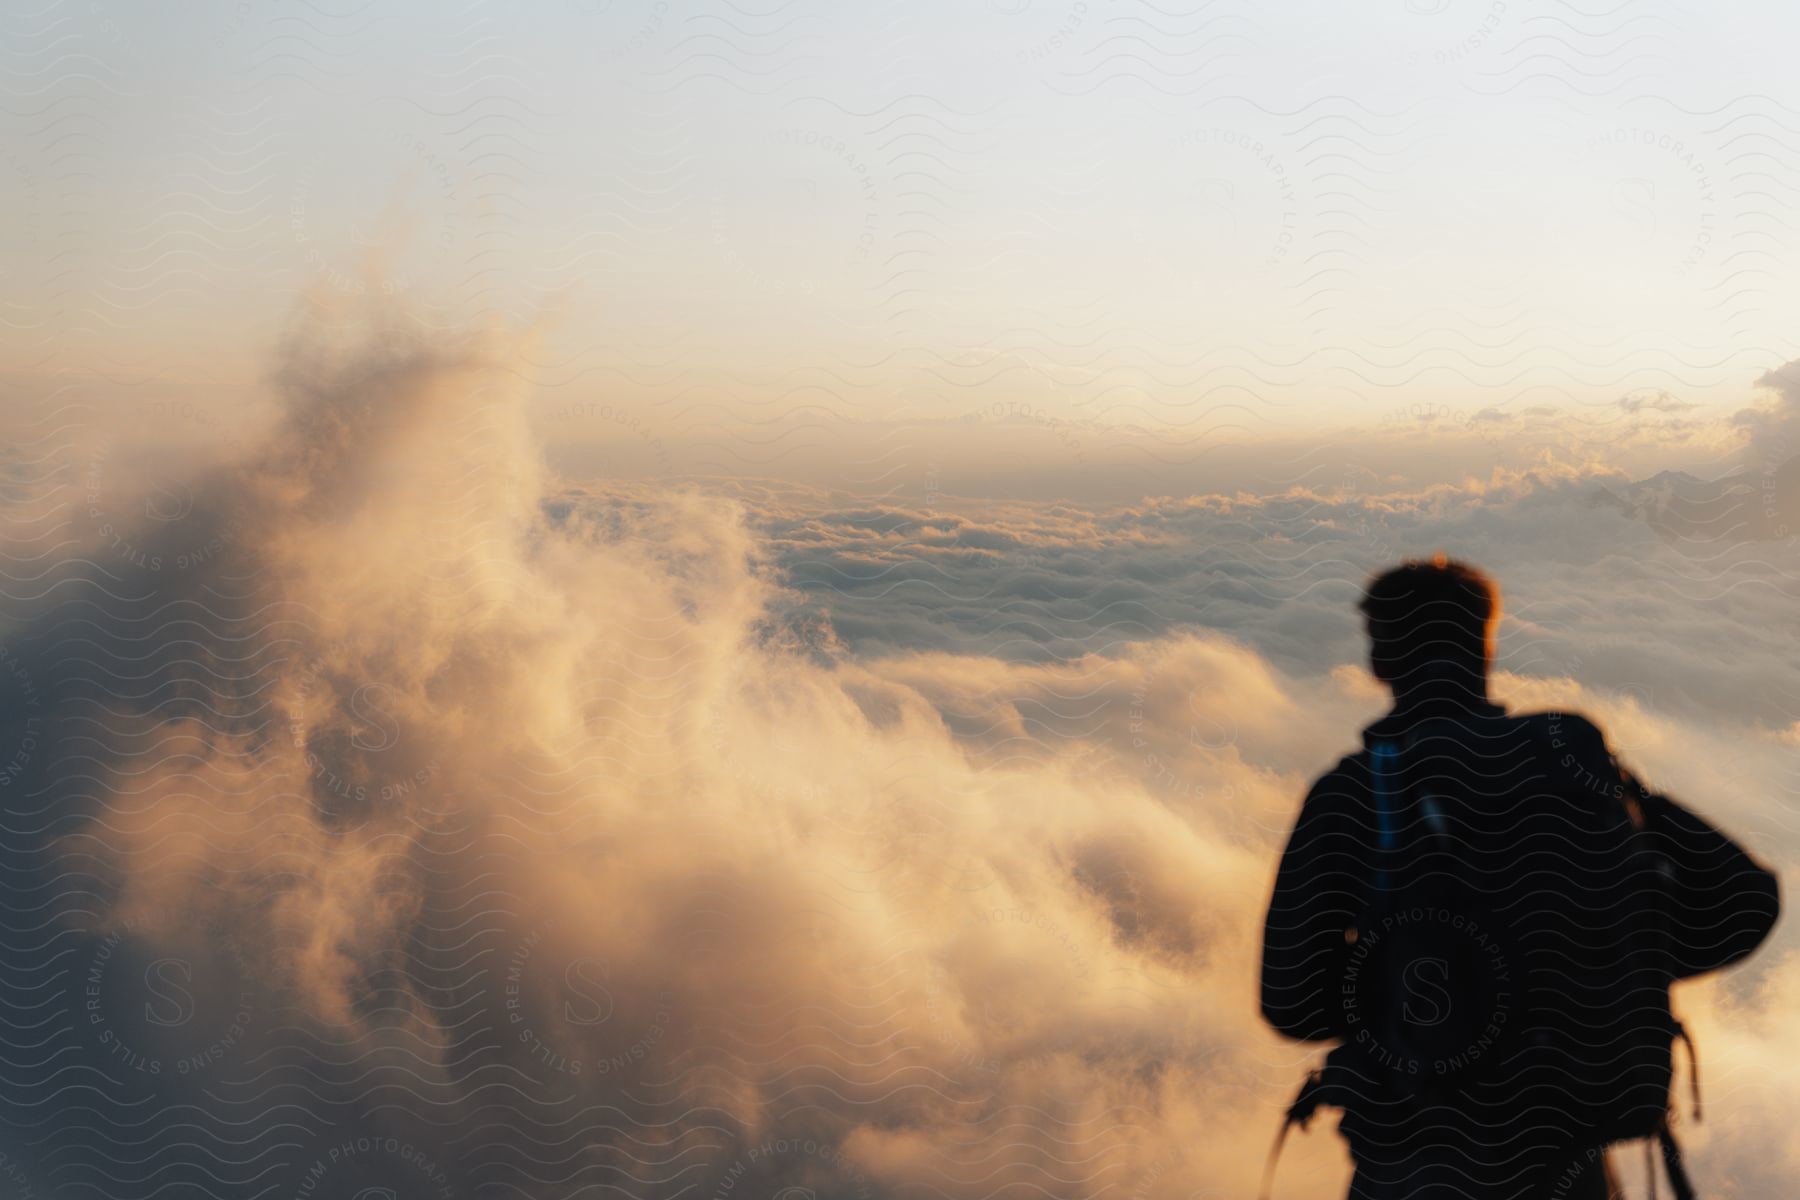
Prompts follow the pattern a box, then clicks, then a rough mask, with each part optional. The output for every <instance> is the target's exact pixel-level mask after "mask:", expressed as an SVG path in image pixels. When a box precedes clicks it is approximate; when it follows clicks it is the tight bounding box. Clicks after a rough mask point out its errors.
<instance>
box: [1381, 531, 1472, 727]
mask: <svg viewBox="0 0 1800 1200" xmlns="http://www.w3.org/2000/svg"><path fill="white" fill-rule="evenodd" d="M1357 608H1358V609H1360V610H1361V612H1362V614H1363V618H1364V621H1365V622H1366V625H1367V628H1368V632H1369V667H1370V669H1371V670H1372V671H1374V673H1375V677H1376V678H1377V679H1379V680H1381V681H1382V682H1383V683H1385V684H1387V685H1388V687H1389V688H1391V689H1393V692H1394V694H1395V695H1396V696H1399V695H1405V694H1408V693H1413V692H1417V691H1420V690H1428V689H1434V688H1441V687H1445V686H1454V687H1456V688H1458V689H1466V690H1471V691H1473V692H1475V693H1476V694H1478V695H1486V693H1487V672H1488V666H1489V664H1490V663H1491V662H1492V661H1493V657H1494V630H1495V628H1496V627H1497V626H1498V625H1499V623H1500V589H1499V587H1498V586H1496V585H1495V583H1494V581H1493V580H1491V579H1489V578H1488V577H1487V576H1486V575H1485V574H1483V573H1482V572H1481V571H1480V570H1478V569H1477V568H1475V567H1472V566H1470V565H1469V564H1468V563H1463V562H1458V561H1456V560H1455V559H1453V558H1446V557H1445V556H1444V555H1443V554H1441V553H1440V554H1435V555H1433V556H1432V557H1430V558H1428V559H1408V560H1407V561H1406V562H1403V563H1401V564H1400V565H1399V566H1397V567H1391V568H1389V569H1388V570H1386V571H1383V572H1382V573H1381V574H1379V575H1377V576H1375V578H1373V579H1371V580H1370V581H1369V586H1368V587H1367V589H1365V590H1364V592H1363V598H1362V602H1361V603H1360V604H1358V605H1357Z"/></svg>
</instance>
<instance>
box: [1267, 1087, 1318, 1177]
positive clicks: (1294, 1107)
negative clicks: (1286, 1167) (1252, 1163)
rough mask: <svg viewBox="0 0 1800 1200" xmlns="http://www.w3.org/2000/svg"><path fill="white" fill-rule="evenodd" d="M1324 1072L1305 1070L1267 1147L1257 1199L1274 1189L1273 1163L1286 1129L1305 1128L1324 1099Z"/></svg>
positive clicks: (1278, 1154) (1284, 1141)
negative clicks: (1266, 1158) (1272, 1143)
mask: <svg viewBox="0 0 1800 1200" xmlns="http://www.w3.org/2000/svg"><path fill="white" fill-rule="evenodd" d="M1324 1089H1325V1074H1324V1072H1323V1071H1320V1070H1313V1071H1309V1072H1307V1075H1306V1082H1304V1083H1302V1084H1301V1085H1300V1092H1299V1094H1298V1095H1296V1096H1295V1097H1294V1102H1293V1103H1292V1104H1290V1105H1288V1110H1287V1117H1286V1119H1284V1120H1283V1121H1282V1122H1281V1128H1280V1129H1279V1130H1277V1131H1276V1133H1275V1144H1274V1145H1273V1146H1271V1147H1269V1161H1268V1164H1267V1165H1266V1166H1264V1167H1263V1179H1262V1190H1261V1191H1259V1192H1258V1193H1257V1200H1269V1197H1270V1196H1271V1195H1272V1194H1273V1192H1274V1190H1275V1164H1276V1163H1277V1162H1279V1161H1280V1159H1281V1147H1282V1145H1283V1144H1284V1143H1286V1141H1287V1135H1288V1130H1290V1129H1292V1128H1293V1127H1294V1126H1296V1125H1298V1126H1299V1127H1300V1128H1302V1129H1305V1128H1306V1127H1307V1126H1308V1125H1309V1124H1311V1123H1312V1119H1313V1114H1314V1113H1316V1112H1318V1111H1319V1105H1320V1103H1321V1102H1322V1101H1323V1100H1324V1098H1325V1097H1324V1095H1323V1094H1322V1093H1323V1092H1324Z"/></svg>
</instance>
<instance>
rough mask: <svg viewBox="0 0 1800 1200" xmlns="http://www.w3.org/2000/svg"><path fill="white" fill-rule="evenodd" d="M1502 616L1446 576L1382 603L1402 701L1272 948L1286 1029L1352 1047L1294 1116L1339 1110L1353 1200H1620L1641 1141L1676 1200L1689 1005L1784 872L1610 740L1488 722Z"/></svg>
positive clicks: (1321, 785) (1472, 585)
mask: <svg viewBox="0 0 1800 1200" xmlns="http://www.w3.org/2000/svg"><path fill="white" fill-rule="evenodd" d="M1499 607H1500V606H1499V593H1498V590H1497V589H1496V588H1495V587H1494V585H1493V584H1492V583H1491V582H1490V581H1489V580H1488V579H1487V577H1486V576H1484V575H1483V574H1482V573H1481V572H1479V571H1477V570H1475V569H1474V568H1472V567H1469V566H1467V565H1465V564H1462V563H1458V562H1454V561H1449V560H1446V559H1445V558H1443V556H1441V555H1440V556H1438V557H1437V558H1435V559H1433V560H1431V561H1428V562H1408V563H1405V564H1403V565H1402V566H1399V567H1396V568H1394V569H1393V570H1390V571H1388V572H1386V573H1385V574H1382V575H1380V576H1378V577H1376V578H1375V579H1374V580H1373V581H1371V582H1370V584H1369V585H1368V590H1367V593H1366V595H1365V596H1364V598H1363V601H1362V604H1361V609H1362V613H1363V615H1364V617H1365V618H1366V620H1367V628H1368V632H1369V638H1370V643H1371V649H1370V662H1371V665H1372V667H1373V670H1374V673H1375V675H1376V677H1377V678H1379V679H1381V680H1382V681H1383V682H1384V683H1386V684H1387V685H1388V687H1389V688H1390V690H1391V691H1392V692H1393V696H1394V706H1393V709H1392V711H1390V712H1389V713H1388V714H1387V715H1386V716H1384V717H1382V718H1381V719H1380V720H1378V721H1376V722H1375V723H1374V724H1372V725H1370V726H1369V727H1368V728H1367V729H1366V730H1364V731H1363V749H1362V750H1361V751H1360V752H1358V753H1356V754H1354V755H1351V756H1350V757H1348V758H1345V759H1343V760H1342V761H1341V762H1339V763H1338V765H1337V767H1336V768H1335V769H1333V770H1332V771H1330V772H1329V773H1327V774H1326V775H1325V776H1324V777H1323V778H1321V779H1320V780H1319V781H1318V782H1317V783H1316V784H1314V785H1313V788H1312V790H1311V792H1310V793H1309V794H1308V795H1307V798H1306V802H1305V805H1304V806H1303V808H1302V809H1301V812H1300V817H1299V820H1298V822H1297V823H1296V825H1295V827H1294V831H1293V835H1292V837H1291V838H1290V840H1289V842H1288V845H1287V849H1286V851H1285V853H1284V854H1283V856H1282V860H1281V866H1280V870H1279V872H1278V874H1277V878H1276V883H1275V894H1274V898H1273V899H1272V900H1271V901H1270V904H1269V914H1268V920H1267V924H1266V927H1265V929H1264V935H1263V964H1262V1011H1263V1015H1264V1017H1265V1018H1266V1019H1267V1020H1268V1021H1269V1023H1270V1024H1271V1025H1273V1026H1274V1027H1275V1028H1276V1029H1277V1030H1278V1031H1280V1032H1281V1033H1283V1034H1285V1035H1286V1036H1288V1037H1291V1038H1298V1039H1303V1040H1306V1041H1338V1042H1339V1043H1340V1044H1339V1045H1338V1046H1337V1047H1336V1048H1335V1049H1333V1050H1332V1052H1331V1053H1330V1055H1329V1056H1328V1057H1327V1059H1326V1064H1325V1066H1324V1068H1323V1069H1322V1070H1321V1071H1319V1072H1316V1073H1315V1074H1314V1075H1313V1076H1312V1078H1311V1079H1310V1080H1309V1081H1308V1084H1307V1087H1306V1088H1305V1089H1303V1090H1302V1093H1301V1096H1300V1098H1299V1100H1297V1101H1296V1106H1295V1111H1294V1112H1293V1114H1292V1116H1293V1118H1294V1119H1297V1120H1300V1121H1304V1120H1305V1119H1307V1118H1309V1117H1310V1115H1311V1111H1312V1109H1313V1108H1315V1107H1317V1106H1319V1105H1321V1104H1323V1105H1329V1106H1333V1107H1337V1108H1341V1109H1342V1110H1343V1118H1342V1120H1341V1121H1340V1123H1339V1126H1338V1128H1339V1131H1340V1132H1341V1133H1342V1134H1343V1135H1344V1136H1345V1138H1346V1139H1347V1141H1348V1142H1349V1144H1350V1151H1351V1155H1352V1157H1353V1159H1354V1160H1355V1163H1356V1173H1355V1178H1354V1180H1353V1182H1352V1184H1351V1188H1350V1196H1351V1198H1352V1200H1386V1198H1390V1197H1406V1198H1408V1200H1414V1198H1425V1197H1433V1198H1442V1200H1490V1198H1492V1200H1499V1198H1502V1197H1507V1198H1514V1200H1527V1198H1529V1200H1537V1198H1539V1197H1557V1198H1559V1200H1599V1198H1603V1197H1606V1196H1607V1195H1608V1194H1609V1191H1610V1190H1616V1185H1615V1184H1613V1183H1612V1182H1611V1180H1610V1171H1609V1168H1608V1167H1607V1165H1606V1147H1607V1146H1608V1145H1611V1144H1613V1143H1616V1142H1621V1141H1625V1140H1629V1139H1634V1138H1654V1139H1656V1142H1655V1143H1654V1144H1656V1145H1659V1146H1660V1147H1661V1149H1662V1151H1663V1155H1664V1158H1665V1160H1666V1162H1667V1173H1668V1175H1669V1177H1670V1179H1671V1180H1672V1181H1673V1182H1674V1183H1675V1190H1676V1194H1677V1196H1680V1195H1682V1194H1683V1188H1684V1187H1685V1182H1686V1181H1685V1176H1684V1172H1683V1170H1682V1167H1681V1164H1680V1161H1679V1151H1678V1149H1677V1148H1676V1146H1675V1143H1674V1140H1673V1137H1672V1135H1671V1134H1670V1133H1669V1129H1668V1126H1667V1123H1666V1122H1667V1118H1668V1116H1669V1111H1670V1093H1671V1089H1670V1083H1671V1076H1672V1058H1673V1054H1672V1045H1673V1043H1674V1042H1676V1041H1677V1040H1685V1038H1686V1035H1685V1033H1684V1031H1682V1030H1681V1028H1680V1025H1679V1023H1678V1022H1677V1021H1675V1020H1674V1018H1673V1016H1672V1015H1671V1013H1670V1009H1669V984H1670V983H1671V982H1672V981H1674V980H1676V979H1682V978H1686V977H1689V976H1693V975H1698V974H1700V973H1702V972H1706V971H1713V970H1717V969H1718V968H1720V967H1723V966H1726V965H1727V964H1730V963H1733V962H1736V961H1738V960H1739V959H1741V958H1743V957H1744V956H1745V955H1747V954H1749V953H1750V952H1751V951H1752V950H1754V949H1755V948H1756V946H1757V945H1758V944H1759V943H1760V942H1761V941H1762V940H1763V938H1764V937H1765V936H1766V935H1767V934H1768V932H1769V929H1770V927H1771V926H1772V925H1773V924H1774V921H1775V917H1776V914H1777V912H1778V911H1779V907H1780V900H1779V894H1778V890H1777V886H1776V881H1775V877H1774V876H1773V875H1772V874H1771V873H1770V872H1769V871H1768V870H1766V869H1765V868H1764V867H1762V866H1761V865H1760V864H1758V863H1757V862H1756V861H1755V860H1753V859H1752V858H1751V857H1750V856H1749V855H1748V854H1746V853H1745V852H1744V851H1743V850H1742V849H1741V848H1739V847H1738V846H1737V845H1736V844H1735V843H1734V842H1732V841H1731V839H1730V838H1728V837H1726V836H1725V835H1724V834H1722V833H1720V832H1719V831H1718V830H1716V829H1714V828H1713V827H1712V826H1711V825H1709V824H1707V823H1706V822H1705V821H1703V820H1701V819H1700V818H1699V817H1697V816H1695V815H1694V814H1692V813H1691V812H1689V811H1688V810H1687V809H1685V808H1683V807H1682V806H1681V805H1679V804H1677V803H1675V802H1674V801H1673V800H1670V799H1668V798H1667V797H1665V796H1661V795H1658V794H1656V793H1655V792H1652V791H1649V790H1648V789H1646V788H1644V787H1643V786H1642V785H1641V784H1639V783H1638V781H1637V780H1636V779H1635V778H1634V777H1633V776H1632V775H1631V774H1630V773H1629V772H1627V771H1626V770H1625V769H1624V768H1622V767H1621V766H1620V765H1619V764H1618V762H1617V761H1616V760H1615V759H1614V758H1613V756H1612V754H1611V752H1610V751H1609V750H1608V748H1607V745H1606V741H1605V739H1604V737H1603V736H1602V734H1601V733H1600V731H1599V730H1598V729H1597V728H1595V727H1594V725H1593V724H1592V723H1591V722H1589V721H1587V720H1586V719H1584V718H1582V717H1580V716H1577V715H1575V714H1573V713H1533V714H1529V715H1522V716H1515V715H1512V714H1509V713H1508V712H1507V711H1506V710H1505V709H1504V708H1502V707H1500V706H1498V705H1496V704H1494V703H1492V702H1491V701H1490V700H1489V699H1488V691H1487V682H1488V670H1489V666H1490V664H1491V662H1492V660H1493V653H1494V630H1495V628H1496V626H1497V624H1498V621H1499ZM1688 1046H1689V1049H1690V1050H1691V1048H1692V1044H1691V1042H1690V1043H1688ZM1698 1097H1699V1092H1698V1081H1697V1080H1695V1086H1694V1102H1695V1104H1696V1105H1697V1104H1698Z"/></svg>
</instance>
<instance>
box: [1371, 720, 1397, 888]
mask: <svg viewBox="0 0 1800 1200" xmlns="http://www.w3.org/2000/svg"><path fill="white" fill-rule="evenodd" d="M1369 757H1370V761H1371V763H1372V765H1373V767H1374V773H1375V833H1376V839H1377V842H1376V844H1377V845H1378V846H1379V847H1380V849H1381V859H1380V863H1381V865H1380V867H1379V868H1377V870H1376V872H1375V886H1376V887H1377V888H1378V889H1382V890H1386V888H1387V885H1388V872H1387V856H1388V854H1389V853H1390V852H1392V851H1393V850H1394V848H1395V847H1397V846H1398V845H1399V844H1400V814H1399V813H1398V812H1397V811H1396V808H1397V806H1396V805H1395V803H1394V772H1395V769H1396V767H1397V765H1398V760H1399V758H1400V746H1399V744H1398V743H1396V742H1376V743H1375V744H1374V745H1373V746H1371V747H1369Z"/></svg>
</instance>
